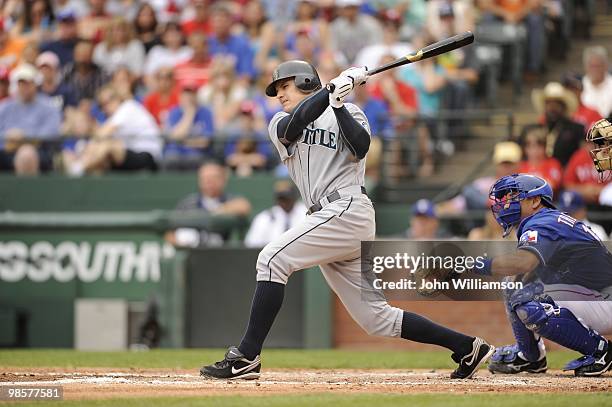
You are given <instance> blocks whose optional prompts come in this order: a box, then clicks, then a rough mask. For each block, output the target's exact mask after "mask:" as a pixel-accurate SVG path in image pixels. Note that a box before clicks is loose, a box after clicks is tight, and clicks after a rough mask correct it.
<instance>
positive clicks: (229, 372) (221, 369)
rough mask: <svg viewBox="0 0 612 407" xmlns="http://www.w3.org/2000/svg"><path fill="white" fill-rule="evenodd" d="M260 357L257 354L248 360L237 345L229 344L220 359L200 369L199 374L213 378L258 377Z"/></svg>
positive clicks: (252, 378) (248, 378)
mask: <svg viewBox="0 0 612 407" xmlns="http://www.w3.org/2000/svg"><path fill="white" fill-rule="evenodd" d="M260 369H261V359H260V357H259V355H257V356H255V358H254V359H253V360H248V359H247V358H246V357H245V356H244V355H243V354H242V352H240V351H239V350H238V348H237V347H235V346H231V347H230V348H229V349H228V350H227V353H226V354H225V358H224V359H223V360H222V361H219V362H217V363H214V364H212V365H209V366H203V367H202V368H201V369H200V375H201V376H204V377H210V378H214V379H243V380H254V379H259V371H260Z"/></svg>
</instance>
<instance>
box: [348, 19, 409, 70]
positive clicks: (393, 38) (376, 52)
mask: <svg viewBox="0 0 612 407" xmlns="http://www.w3.org/2000/svg"><path fill="white" fill-rule="evenodd" d="M380 20H381V25H382V27H383V37H382V41H381V42H379V43H376V44H372V45H368V46H366V47H364V48H363V49H362V50H361V51H359V53H358V54H357V57H356V58H355V65H356V66H367V67H368V68H369V69H373V68H376V63H377V61H380V59H381V58H382V57H383V56H384V55H386V54H391V55H393V56H394V57H395V58H400V57H402V56H404V55H408V54H409V53H410V52H411V51H412V45H410V44H409V43H407V42H402V41H401V40H400V37H399V29H400V26H401V25H402V22H401V19H400V15H399V14H398V13H396V12H395V11H394V10H388V11H386V12H383V13H381V17H380Z"/></svg>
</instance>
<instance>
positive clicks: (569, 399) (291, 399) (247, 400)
mask: <svg viewBox="0 0 612 407" xmlns="http://www.w3.org/2000/svg"><path fill="white" fill-rule="evenodd" d="M42 404H43V403H40V402H39V403H22V402H18V403H17V404H14V405H18V406H20V407H22V406H33V407H34V406H40V405H42ZM610 404H612V395H610V394H608V393H589V394H562V395H558V394H504V395H500V394H497V395H495V394H472V395H463V394H461V395H459V394H414V395H412V394H411V395H401V394H328V393H325V394H322V393H315V394H307V395H290V396H284V395H283V396H254V397H243V396H236V397H231V396H216V397H197V398H196V397H175V398H168V397H156V398H147V399H135V398H133V399H109V400H92V401H83V400H80V401H71V402H52V403H51V404H50V405H53V406H75V407H76V406H79V407H81V406H83V407H104V406H122V407H157V406H159V407H174V406H177V407H178V406H181V407H182V406H240V407H251V406H254V407H255V406H256V407H259V406H262V407H263V406H265V407H268V406H269V407H275V406H292V407H301V406H304V407H310V406H329V405H333V406H334V407H344V406H346V407H356V406H410V407H424V406H427V407H437V406H440V407H480V406H491V405H494V406H495V407H511V406H521V405H522V406H538V407H563V406H572V407H573V406H576V405H580V407H590V406H593V407H603V406H609V405H610ZM45 405H46V404H45Z"/></svg>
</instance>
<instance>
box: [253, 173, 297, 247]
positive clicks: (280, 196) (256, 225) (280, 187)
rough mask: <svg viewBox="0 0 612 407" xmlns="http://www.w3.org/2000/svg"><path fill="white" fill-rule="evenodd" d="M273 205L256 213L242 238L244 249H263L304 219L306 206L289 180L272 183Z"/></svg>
mask: <svg viewBox="0 0 612 407" xmlns="http://www.w3.org/2000/svg"><path fill="white" fill-rule="evenodd" d="M274 198H275V200H276V202H275V205H274V206H273V207H271V208H268V209H266V210H264V211H262V212H260V213H258V214H257V215H256V216H255V218H253V222H251V227H250V228H249V231H248V232H247V234H246V237H245V238H244V245H245V246H246V247H264V246H265V245H267V244H268V243H270V242H271V241H272V240H274V239H276V238H277V237H278V236H280V235H281V234H283V233H284V232H286V231H287V230H289V229H290V228H292V227H293V226H295V225H297V224H299V223H300V222H302V221H303V220H304V218H305V217H306V210H307V208H306V206H305V205H304V203H303V202H302V201H301V200H298V193H297V191H296V190H295V187H294V186H293V185H292V183H291V181H289V180H279V181H276V182H275V183H274Z"/></svg>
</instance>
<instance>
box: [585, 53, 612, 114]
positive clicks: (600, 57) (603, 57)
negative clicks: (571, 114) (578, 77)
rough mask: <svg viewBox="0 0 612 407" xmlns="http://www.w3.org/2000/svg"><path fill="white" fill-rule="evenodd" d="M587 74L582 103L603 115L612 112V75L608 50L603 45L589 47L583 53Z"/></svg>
mask: <svg viewBox="0 0 612 407" xmlns="http://www.w3.org/2000/svg"><path fill="white" fill-rule="evenodd" d="M582 60H583V63H584V70H585V72H586V75H585V76H584V78H582V86H583V91H582V96H581V99H582V103H583V104H584V105H585V106H588V107H590V108H592V109H594V110H596V111H597V112H598V113H599V114H600V115H601V117H608V116H610V115H611V114H612V75H610V73H609V72H608V51H607V50H606V49H605V48H604V47H602V46H601V45H598V46H594V47H588V48H586V49H585V50H584V53H583V58H582Z"/></svg>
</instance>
